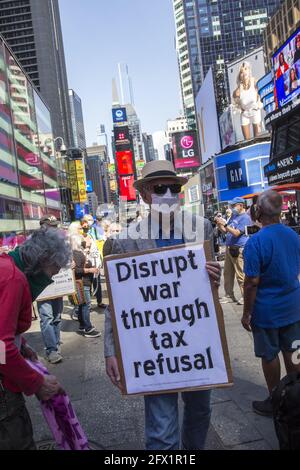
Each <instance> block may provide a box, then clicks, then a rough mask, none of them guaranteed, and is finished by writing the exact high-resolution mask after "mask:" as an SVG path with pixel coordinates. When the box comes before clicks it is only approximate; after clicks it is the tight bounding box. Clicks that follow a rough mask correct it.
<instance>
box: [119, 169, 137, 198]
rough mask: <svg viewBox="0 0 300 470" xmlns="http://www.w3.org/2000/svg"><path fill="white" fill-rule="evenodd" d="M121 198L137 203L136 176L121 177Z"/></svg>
mask: <svg viewBox="0 0 300 470" xmlns="http://www.w3.org/2000/svg"><path fill="white" fill-rule="evenodd" d="M119 182H120V197H121V199H123V200H125V201H136V191H135V188H134V187H133V183H134V176H133V175H129V176H120V178H119Z"/></svg>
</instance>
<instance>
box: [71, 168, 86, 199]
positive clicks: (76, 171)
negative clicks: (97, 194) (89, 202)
mask: <svg viewBox="0 0 300 470" xmlns="http://www.w3.org/2000/svg"><path fill="white" fill-rule="evenodd" d="M68 181H69V185H70V189H71V195H72V202H73V203H81V202H85V201H86V181H85V174H84V167H83V162H82V160H69V161H68Z"/></svg>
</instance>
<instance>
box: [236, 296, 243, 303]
mask: <svg viewBox="0 0 300 470" xmlns="http://www.w3.org/2000/svg"><path fill="white" fill-rule="evenodd" d="M237 305H244V299H243V297H241V298H240V300H238V301H237Z"/></svg>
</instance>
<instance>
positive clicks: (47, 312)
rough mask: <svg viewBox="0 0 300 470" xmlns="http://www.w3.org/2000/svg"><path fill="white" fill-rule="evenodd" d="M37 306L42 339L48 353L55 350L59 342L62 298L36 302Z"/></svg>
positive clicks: (62, 306) (62, 307)
mask: <svg viewBox="0 0 300 470" xmlns="http://www.w3.org/2000/svg"><path fill="white" fill-rule="evenodd" d="M37 307H38V312H39V315H40V324H41V332H42V336H43V341H44V344H45V347H46V352H47V354H48V355H49V354H50V353H51V352H53V351H57V348H58V346H59V344H60V327H61V314H62V312H63V309H64V303H63V298H62V297H59V298H57V299H53V300H45V301H43V302H37Z"/></svg>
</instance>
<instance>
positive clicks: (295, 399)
mask: <svg viewBox="0 0 300 470" xmlns="http://www.w3.org/2000/svg"><path fill="white" fill-rule="evenodd" d="M272 406H273V419H274V425H275V431H276V434H277V438H278V441H279V446H280V450H300V372H293V373H291V374H288V375H287V376H286V377H284V378H283V379H282V380H281V381H280V382H279V384H278V385H277V387H276V388H275V389H274V390H273V392H272Z"/></svg>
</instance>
